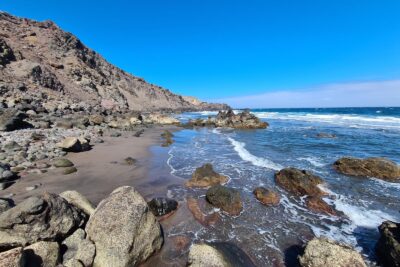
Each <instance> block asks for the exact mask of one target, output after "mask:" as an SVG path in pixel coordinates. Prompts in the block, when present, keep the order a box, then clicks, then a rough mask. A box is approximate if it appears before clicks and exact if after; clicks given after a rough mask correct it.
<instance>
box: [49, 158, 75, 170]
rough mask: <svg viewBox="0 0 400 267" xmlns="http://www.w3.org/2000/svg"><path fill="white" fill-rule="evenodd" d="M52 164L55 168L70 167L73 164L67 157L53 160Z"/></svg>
mask: <svg viewBox="0 0 400 267" xmlns="http://www.w3.org/2000/svg"><path fill="white" fill-rule="evenodd" d="M53 166H54V167H57V168H66V167H72V166H74V164H73V163H72V161H70V160H69V159H65V158H60V159H56V160H54V161H53Z"/></svg>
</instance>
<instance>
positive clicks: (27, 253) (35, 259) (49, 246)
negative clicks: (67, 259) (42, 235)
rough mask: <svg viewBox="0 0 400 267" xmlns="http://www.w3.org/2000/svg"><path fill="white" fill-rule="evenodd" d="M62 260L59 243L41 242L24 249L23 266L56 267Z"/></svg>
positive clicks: (21, 262)
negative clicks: (60, 259)
mask: <svg viewBox="0 0 400 267" xmlns="http://www.w3.org/2000/svg"><path fill="white" fill-rule="evenodd" d="M59 258H60V247H59V246H58V243H57V242H45V241H40V242H37V243H35V244H33V245H30V246H27V247H25V248H24V251H23V255H22V259H21V261H20V264H21V266H24V267H25V266H26V267H29V266H46V267H47V266H48V267H52V266H56V265H57V263H58V260H59Z"/></svg>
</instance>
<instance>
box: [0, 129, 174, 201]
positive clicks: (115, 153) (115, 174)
mask: <svg viewBox="0 0 400 267" xmlns="http://www.w3.org/2000/svg"><path fill="white" fill-rule="evenodd" d="M179 129H180V128H178V127H175V126H168V127H167V126H165V127H161V126H157V127H153V128H146V129H145V131H144V133H143V134H142V135H141V136H140V137H135V136H133V134H134V132H130V131H129V132H123V131H121V134H122V135H121V136H120V137H110V136H109V133H105V136H104V138H103V140H104V143H99V144H94V146H93V148H92V149H91V150H90V151H86V152H81V153H68V155H67V156H66V158H68V159H69V160H71V161H72V162H73V163H74V165H75V167H76V168H77V169H78V171H77V172H76V173H73V174H68V175H64V174H63V173H62V168H51V169H48V172H46V173H42V174H36V173H27V174H23V175H21V178H20V179H18V180H17V181H16V183H15V184H14V185H12V186H10V187H9V188H7V189H5V190H3V191H2V194H1V196H2V197H4V196H7V195H9V194H15V195H14V196H13V197H12V198H13V199H14V201H15V202H16V203H19V202H21V201H22V200H24V199H26V198H28V197H30V196H34V195H38V194H41V193H43V192H46V191H47V192H51V193H56V194H58V193H61V192H63V191H66V190H76V191H78V192H80V193H82V194H83V195H84V196H86V197H87V198H88V199H89V200H90V201H91V202H92V203H93V204H95V205H96V204H98V203H99V202H100V201H101V200H102V199H104V198H105V197H106V196H107V195H108V194H110V193H111V192H112V191H113V190H114V189H115V188H117V187H120V186H124V185H129V186H134V187H136V188H137V189H138V190H139V192H140V193H142V194H143V195H144V196H145V197H146V198H149V197H151V196H152V195H156V194H158V195H163V194H162V191H163V190H164V188H163V187H157V188H156V187H155V186H152V185H156V184H159V183H160V182H159V181H158V182H157V181H156V180H153V179H152V177H149V176H148V173H149V166H150V164H152V165H153V166H154V163H155V162H154V161H159V159H157V158H155V157H152V156H151V155H152V151H150V148H151V147H160V145H161V143H162V139H161V137H160V135H161V133H162V132H163V131H164V130H170V131H176V130H179ZM161 149H167V148H161ZM127 157H132V158H134V159H136V160H137V162H136V163H135V164H133V165H128V164H126V163H125V162H124V159H125V158H127ZM155 166H156V165H155ZM161 178H162V177H157V178H156V179H161ZM38 184H40V186H39V187H38V188H37V189H35V190H32V191H27V190H26V188H27V187H30V186H34V185H38ZM153 189H157V190H153ZM165 193H166V192H164V195H165Z"/></svg>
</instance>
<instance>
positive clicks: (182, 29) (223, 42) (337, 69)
mask: <svg viewBox="0 0 400 267" xmlns="http://www.w3.org/2000/svg"><path fill="white" fill-rule="evenodd" d="M0 9H1V10H4V11H7V12H9V13H12V14H14V15H17V16H22V17H28V18H32V19H37V20H45V19H51V20H53V21H55V22H56V23H57V24H58V25H60V26H61V27H62V28H63V29H65V30H67V31H70V32H72V33H74V34H75V35H77V36H78V37H79V38H80V39H81V40H82V41H83V42H84V43H85V44H86V45H88V46H89V47H91V48H93V49H94V50H96V51H98V52H99V53H100V54H102V55H103V56H104V57H105V58H106V59H107V60H109V61H110V62H112V63H114V64H116V65H117V66H119V67H121V68H123V69H125V70H126V71H128V72H131V73H133V74H135V75H137V76H140V77H143V78H145V79H146V80H147V81H149V82H152V83H155V84H158V85H161V86H164V87H166V88H169V89H171V90H172V91H174V92H176V93H180V94H184V95H194V96H197V97H200V98H202V99H227V98H231V97H237V96H242V95H257V94H264V93H268V92H271V91H274V92H276V91H280V90H286V91H291V90H304V88H315V87H318V86H321V85H326V84H332V83H335V84H337V83H348V82H365V81H383V80H398V79H400V1H399V0H382V1H381V0H379V1H378V0H374V1H372V0H358V1H356V0H330V1H329V0H326V1H325V0H321V1H317V0H314V1H311V0H292V1H285V0H279V1H267V0H259V1H251V0H248V1H244V0H243V1H234V0H226V1H225V0H213V1H211V0H197V1H195V0H180V1H178V0H168V1H166V0H158V1H154V0H143V1H128V0H114V1H102V0H79V1H78V0H57V1H55V0H35V1H28V0H1V2H0ZM399 91H400V88H399ZM399 104H400V103H399Z"/></svg>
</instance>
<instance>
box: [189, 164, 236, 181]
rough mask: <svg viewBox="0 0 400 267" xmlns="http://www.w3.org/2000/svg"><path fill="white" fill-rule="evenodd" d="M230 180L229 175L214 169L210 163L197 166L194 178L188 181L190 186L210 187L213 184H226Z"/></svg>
mask: <svg viewBox="0 0 400 267" xmlns="http://www.w3.org/2000/svg"><path fill="white" fill-rule="evenodd" d="M227 181H228V177H227V176H225V175H221V174H219V173H217V172H215V171H214V169H213V166H212V165H211V164H210V163H206V164H204V165H203V166H201V167H199V168H197V169H196V170H195V172H194V173H193V175H192V178H191V179H190V180H189V181H187V182H186V186H188V187H210V186H213V185H218V184H224V183H226V182H227Z"/></svg>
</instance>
